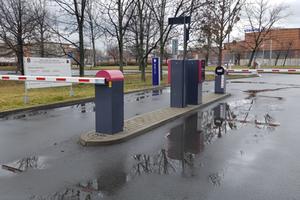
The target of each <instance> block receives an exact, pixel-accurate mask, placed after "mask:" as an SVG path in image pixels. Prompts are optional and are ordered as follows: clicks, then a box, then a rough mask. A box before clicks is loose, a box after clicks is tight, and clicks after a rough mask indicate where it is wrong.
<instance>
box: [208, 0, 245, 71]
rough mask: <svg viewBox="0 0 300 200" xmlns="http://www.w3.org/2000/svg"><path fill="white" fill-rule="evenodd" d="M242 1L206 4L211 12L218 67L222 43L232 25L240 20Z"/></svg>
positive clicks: (220, 59)
mask: <svg viewBox="0 0 300 200" xmlns="http://www.w3.org/2000/svg"><path fill="white" fill-rule="evenodd" d="M243 5H244V0H213V1H211V2H210V3H209V4H207V9H209V10H210V11H211V16H210V17H211V22H212V24H211V25H212V26H211V29H212V34H213V38H214V41H215V43H216V45H217V47H218V65H219V66H221V65H222V60H223V54H222V53H223V42H224V41H225V39H226V38H227V37H228V35H229V34H230V33H231V31H232V29H233V27H234V25H235V24H236V23H237V22H238V21H239V20H240V13H241V8H242V6H243Z"/></svg>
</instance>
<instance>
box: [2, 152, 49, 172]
mask: <svg viewBox="0 0 300 200" xmlns="http://www.w3.org/2000/svg"><path fill="white" fill-rule="evenodd" d="M46 160H47V158H46V157H43V156H31V157H27V158H23V159H20V160H17V161H14V162H11V163H7V164H1V168H0V177H1V176H11V175H16V174H20V173H24V172H26V171H28V170H30V169H35V170H41V169H45V168H46V167H47V165H46Z"/></svg>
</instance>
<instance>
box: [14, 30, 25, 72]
mask: <svg viewBox="0 0 300 200" xmlns="http://www.w3.org/2000/svg"><path fill="white" fill-rule="evenodd" d="M23 46H24V45H23V39H22V33H20V34H19V35H18V50H17V52H16V53H17V58H18V69H19V71H20V72H21V74H22V75H24V58H23V57H24V50H23Z"/></svg>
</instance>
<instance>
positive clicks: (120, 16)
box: [117, 0, 124, 72]
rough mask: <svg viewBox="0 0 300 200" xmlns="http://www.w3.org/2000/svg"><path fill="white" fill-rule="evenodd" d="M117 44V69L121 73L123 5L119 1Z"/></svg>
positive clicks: (119, 0) (122, 57) (122, 63)
mask: <svg viewBox="0 0 300 200" xmlns="http://www.w3.org/2000/svg"><path fill="white" fill-rule="evenodd" d="M117 4H118V31H117V32H118V34H117V35H118V36H119V38H118V42H119V67H120V71H121V72H123V65H124V62H123V59H124V56H123V52H124V46H123V45H124V44H123V42H124V41H123V36H124V34H123V18H124V16H123V3H122V1H121V0H118V3H117Z"/></svg>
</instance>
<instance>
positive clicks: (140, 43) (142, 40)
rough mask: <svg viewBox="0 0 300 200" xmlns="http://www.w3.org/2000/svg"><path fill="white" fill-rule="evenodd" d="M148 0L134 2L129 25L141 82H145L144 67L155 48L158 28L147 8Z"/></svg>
mask: <svg viewBox="0 0 300 200" xmlns="http://www.w3.org/2000/svg"><path fill="white" fill-rule="evenodd" d="M148 1H150V0H136V1H135V6H136V8H135V12H134V15H133V18H132V20H131V23H130V31H131V37H132V41H133V45H134V47H135V49H136V52H137V58H138V65H139V67H140V70H141V80H142V81H146V67H147V61H148V57H149V55H150V53H151V52H152V51H153V50H154V49H155V48H156V47H157V44H158V40H157V39H156V37H157V33H158V26H157V25H156V23H155V20H154V17H153V11H152V10H151V9H150V8H149V7H148V4H147V2H148Z"/></svg>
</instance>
